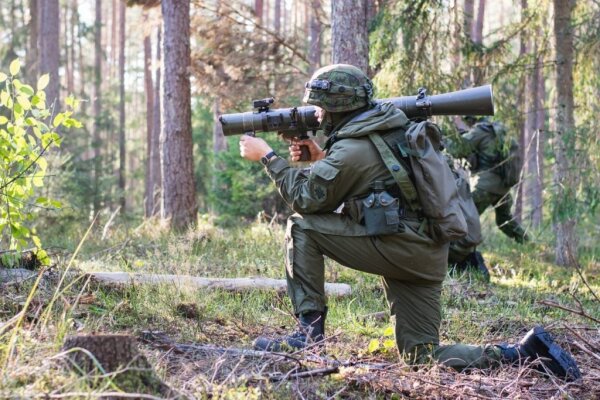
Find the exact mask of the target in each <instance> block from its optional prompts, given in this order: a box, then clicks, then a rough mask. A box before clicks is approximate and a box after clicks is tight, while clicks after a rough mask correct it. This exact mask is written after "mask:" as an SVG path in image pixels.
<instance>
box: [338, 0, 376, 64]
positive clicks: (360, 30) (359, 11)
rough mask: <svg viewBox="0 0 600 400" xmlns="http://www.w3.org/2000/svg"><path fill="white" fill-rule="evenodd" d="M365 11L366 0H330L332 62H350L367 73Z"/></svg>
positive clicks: (367, 56)
mask: <svg viewBox="0 0 600 400" xmlns="http://www.w3.org/2000/svg"><path fill="white" fill-rule="evenodd" d="M367 11H368V7H367V2H366V0H332V1H331V39H332V40H331V41H332V45H331V46H332V49H333V51H332V61H333V63H334V64H339V63H344V64H351V65H354V66H356V67H358V68H360V69H361V70H362V71H364V72H365V73H368V67H369V36H368V32H367V14H368V13H367Z"/></svg>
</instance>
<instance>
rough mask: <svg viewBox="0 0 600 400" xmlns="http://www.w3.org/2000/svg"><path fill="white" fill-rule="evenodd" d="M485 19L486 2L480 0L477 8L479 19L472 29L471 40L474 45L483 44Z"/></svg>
mask: <svg viewBox="0 0 600 400" xmlns="http://www.w3.org/2000/svg"><path fill="white" fill-rule="evenodd" d="M484 18H485V0H479V4H478V6H477V19H476V20H475V23H474V24H473V27H472V29H473V30H472V33H471V39H472V40H473V43H478V44H482V43H483V20H484Z"/></svg>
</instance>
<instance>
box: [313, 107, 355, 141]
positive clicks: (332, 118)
mask: <svg viewBox="0 0 600 400" xmlns="http://www.w3.org/2000/svg"><path fill="white" fill-rule="evenodd" d="M322 113H323V114H322V115H323V120H322V122H321V126H320V128H321V129H323V133H324V134H325V136H329V134H330V133H331V132H332V131H333V129H334V128H335V127H336V126H337V125H338V124H339V123H340V122H341V121H342V120H343V119H344V117H345V116H346V115H348V113H332V112H329V111H326V110H323V111H322Z"/></svg>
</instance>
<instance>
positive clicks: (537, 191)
mask: <svg viewBox="0 0 600 400" xmlns="http://www.w3.org/2000/svg"><path fill="white" fill-rule="evenodd" d="M541 34H542V32H541V28H538V35H537V37H538V38H541V37H542V36H541ZM538 47H539V46H538ZM536 54H538V58H537V60H536V67H535V82H536V87H535V114H536V119H535V132H536V136H535V141H534V142H533V144H532V145H533V147H534V151H535V162H534V164H533V165H532V167H531V175H532V177H533V179H534V181H535V183H534V185H533V187H532V190H531V194H530V199H529V201H530V205H531V210H532V211H531V223H532V225H533V226H535V227H540V226H541V225H542V222H543V215H544V212H543V211H544V209H543V204H544V199H543V192H544V145H545V143H546V135H545V133H544V132H545V129H546V110H545V108H544V103H545V98H546V88H545V77H544V57H543V55H540V54H539V48H538V49H536Z"/></svg>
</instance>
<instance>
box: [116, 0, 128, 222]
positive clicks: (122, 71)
mask: <svg viewBox="0 0 600 400" xmlns="http://www.w3.org/2000/svg"><path fill="white" fill-rule="evenodd" d="M125 18H126V12H125V0H120V1H119V204H120V206H121V212H122V213H123V212H125V206H126V204H125V203H126V200H125V199H126V196H125V165H126V164H125V163H126V160H125V158H126V154H127V152H126V147H125ZM114 22H115V21H113V23H114Z"/></svg>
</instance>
